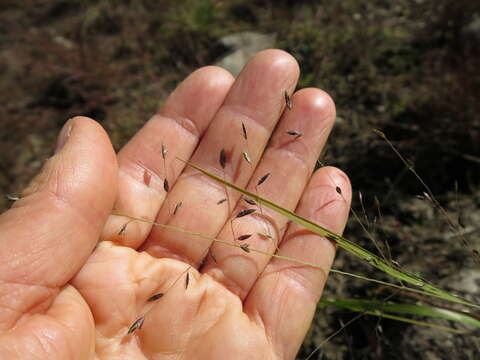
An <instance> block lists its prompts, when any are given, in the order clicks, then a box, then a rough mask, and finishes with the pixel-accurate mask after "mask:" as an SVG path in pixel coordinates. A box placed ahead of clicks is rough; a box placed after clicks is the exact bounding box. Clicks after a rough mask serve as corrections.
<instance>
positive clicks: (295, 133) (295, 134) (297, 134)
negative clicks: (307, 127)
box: [287, 130, 303, 138]
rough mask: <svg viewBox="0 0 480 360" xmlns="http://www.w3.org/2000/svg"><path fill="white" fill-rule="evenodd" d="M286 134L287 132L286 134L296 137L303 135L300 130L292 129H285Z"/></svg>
mask: <svg viewBox="0 0 480 360" xmlns="http://www.w3.org/2000/svg"><path fill="white" fill-rule="evenodd" d="M287 134H288V135H292V136H295V137H297V138H298V137H300V136H302V135H303V134H302V133H301V132H298V131H293V130H291V131H287Z"/></svg>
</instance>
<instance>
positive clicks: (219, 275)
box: [209, 254, 259, 299]
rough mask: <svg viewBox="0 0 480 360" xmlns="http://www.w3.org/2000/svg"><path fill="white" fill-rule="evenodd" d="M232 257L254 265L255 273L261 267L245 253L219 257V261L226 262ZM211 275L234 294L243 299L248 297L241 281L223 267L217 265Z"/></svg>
mask: <svg viewBox="0 0 480 360" xmlns="http://www.w3.org/2000/svg"><path fill="white" fill-rule="evenodd" d="M232 258H239V259H242V260H244V261H245V262H246V263H249V264H251V266H253V268H254V270H255V273H258V271H259V269H258V266H257V263H256V262H255V261H254V260H253V259H252V258H250V257H245V256H244V255H243V254H230V255H227V256H225V257H224V258H222V259H221V260H220V259H218V262H219V263H222V262H226V261H227V260H228V259H232ZM209 276H210V277H211V278H212V279H213V280H215V281H216V282H217V283H218V284H219V286H223V287H225V288H226V289H227V290H228V291H229V292H231V293H232V294H233V295H235V296H238V297H239V298H241V299H244V298H246V296H247V294H248V292H247V291H246V290H244V289H243V287H242V285H240V283H239V282H238V281H237V280H235V279H233V278H232V277H231V276H227V275H226V274H225V271H224V269H223V268H222V267H220V266H216V267H215V268H214V270H213V271H210V272H209Z"/></svg>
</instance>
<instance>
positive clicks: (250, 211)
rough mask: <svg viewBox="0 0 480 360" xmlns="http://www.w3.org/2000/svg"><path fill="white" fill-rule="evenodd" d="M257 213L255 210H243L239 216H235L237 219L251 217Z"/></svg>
mask: <svg viewBox="0 0 480 360" xmlns="http://www.w3.org/2000/svg"><path fill="white" fill-rule="evenodd" d="M254 212H255V209H245V210H242V211H240V212H239V213H238V214H237V216H235V218H241V217H243V216H247V215H250V214H252V213H254Z"/></svg>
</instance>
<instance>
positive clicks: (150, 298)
mask: <svg viewBox="0 0 480 360" xmlns="http://www.w3.org/2000/svg"><path fill="white" fill-rule="evenodd" d="M163 295H165V294H164V293H158V294H155V295H152V296H150V297H149V298H148V300H147V301H148V302H152V301H155V300H158V299H160V298H161V297H163Z"/></svg>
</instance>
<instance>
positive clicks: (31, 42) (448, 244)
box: [0, 0, 480, 360]
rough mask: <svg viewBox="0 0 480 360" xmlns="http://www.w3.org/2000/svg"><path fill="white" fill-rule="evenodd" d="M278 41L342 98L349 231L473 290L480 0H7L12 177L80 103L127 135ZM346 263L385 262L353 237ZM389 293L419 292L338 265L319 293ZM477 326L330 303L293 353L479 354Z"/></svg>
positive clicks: (3, 109)
mask: <svg viewBox="0 0 480 360" xmlns="http://www.w3.org/2000/svg"><path fill="white" fill-rule="evenodd" d="M271 47H276V48H281V49H284V50H286V51H288V52H290V53H291V54H292V55H293V56H294V57H295V58H296V59H297V60H298V62H299V63H300V67H301V70H302V75H301V79H300V83H299V86H298V88H303V87H311V86H313V87H319V88H322V89H324V90H326V91H327V92H329V93H330V94H331V96H332V97H333V99H334V100H335V102H336V104H337V114H338V117H337V120H336V127H335V129H334V132H333V134H332V136H331V141H330V143H329V145H328V147H327V152H326V153H325V154H324V155H323V156H322V158H321V161H322V163H324V164H329V165H335V166H338V167H340V168H341V169H343V170H344V171H346V172H347V173H348V174H349V176H350V178H351V180H352V184H353V188H354V191H355V194H354V204H353V208H354V209H355V211H356V214H357V217H358V219H356V218H355V216H352V217H351V219H350V222H349V226H348V229H347V232H346V236H347V237H348V238H349V239H351V240H353V241H355V242H358V243H359V244H361V245H362V246H364V247H366V248H368V249H370V250H372V251H376V250H375V245H374V244H373V242H372V241H371V239H370V238H371V237H374V238H376V239H378V240H377V241H378V242H379V244H380V245H379V246H380V248H381V249H383V250H384V251H385V252H387V253H388V254H389V256H390V257H391V258H392V259H393V260H394V261H396V263H398V264H400V265H401V266H402V267H403V268H404V269H406V270H409V271H412V272H415V273H418V274H420V275H422V276H424V277H425V278H427V279H429V280H431V281H433V282H434V283H435V284H438V285H440V286H442V287H443V288H445V289H447V290H450V291H454V292H455V293H458V294H460V295H462V296H465V297H467V298H468V299H470V300H472V301H476V302H477V303H478V302H479V300H480V271H479V265H478V263H475V261H474V259H473V255H472V254H473V252H474V249H480V246H479V245H480V239H479V237H480V236H479V234H480V187H479V184H480V180H479V175H480V151H479V150H480V117H479V114H480V70H479V66H480V2H479V1H471V0H397V1H387V0H383V1H380V0H370V1H358V0H344V1H327V0H324V1H321V0H317V1H314V0H310V1H308V0H297V1H294V0H229V1H226V0H225V1H214V0H176V1H170V0H156V1H154V0H138V1H133V0H132V1H127V0H125V1H120V0H118V1H113V0H111V1H108V0H84V1H81V0H52V1H48V2H47V1H36V0H24V1H21V2H19V1H14V0H0V73H1V76H0V193H3V194H6V193H13V194H15V193H18V192H20V191H21V189H22V188H23V187H24V186H25V185H26V184H27V183H28V181H29V179H31V177H32V176H33V175H34V174H35V173H36V172H37V171H38V170H39V169H40V167H41V166H42V164H43V162H44V160H45V159H46V158H47V157H48V156H50V154H51V152H52V150H53V147H54V143H55V138H56V136H57V133H58V131H59V129H60V128H61V126H62V125H63V123H64V122H65V121H66V120H67V119H68V118H70V117H71V116H74V115H86V116H90V117H92V118H94V119H95V120H97V121H98V122H100V123H101V124H102V125H103V126H104V127H105V128H106V129H107V131H108V133H109V134H110V137H111V139H112V141H113V143H114V146H115V147H116V149H117V150H118V149H119V148H120V147H121V146H122V145H123V144H125V142H126V141H127V140H128V139H129V138H130V137H131V136H132V134H134V133H135V132H136V131H137V130H138V129H139V128H140V127H141V126H142V124H144V122H145V121H146V120H147V119H148V118H149V117H150V116H151V115H152V114H153V113H154V112H155V110H156V109H157V108H158V107H159V106H161V104H162V103H163V102H164V100H165V98H166V96H167V95H168V94H169V92H170V91H171V90H173V89H174V88H175V86H176V85H177V84H178V83H179V82H180V81H181V80H182V79H183V78H185V76H187V75H188V74H189V73H190V72H192V71H193V70H195V69H197V68H198V67H200V66H204V65H210V64H217V65H220V66H224V67H226V68H227V69H229V70H230V71H231V72H232V73H234V74H235V73H237V72H238V71H239V69H240V68H241V67H242V66H243V64H244V62H245V61H246V60H248V58H250V57H251V56H252V55H253V54H254V53H256V52H257V51H259V50H262V49H265V48H271ZM280 96H281V95H280ZM374 128H375V129H379V130H381V131H383V132H384V133H385V134H386V135H387V137H388V138H389V139H390V140H391V142H392V144H393V145H394V146H395V148H396V149H397V150H398V151H399V152H400V153H401V154H402V155H403V156H404V157H405V158H406V159H407V162H408V164H409V165H410V166H411V167H413V168H414V169H415V170H416V172H417V173H418V174H419V175H420V177H421V178H422V179H423V181H424V182H425V183H426V184H427V185H428V186H429V187H430V188H431V190H432V192H433V193H434V194H435V196H436V198H437V200H438V202H439V204H438V205H440V206H441V207H442V209H443V210H444V212H445V213H447V214H448V217H449V219H450V220H451V221H450V222H451V223H450V224H449V222H448V221H447V220H446V216H445V214H443V215H442V213H443V211H439V210H438V205H435V204H433V203H432V202H431V201H429V200H428V198H427V199H425V198H424V197H422V193H423V192H425V191H426V189H425V188H424V186H423V185H422V184H421V183H420V182H419V181H418V179H416V177H415V176H414V175H413V174H412V172H411V171H410V170H409V168H408V167H407V166H405V164H404V163H403V162H402V161H401V160H400V158H399V157H398V156H397V155H396V154H395V152H394V151H393V150H392V148H391V147H390V146H389V144H388V143H387V142H386V141H385V140H384V139H382V138H381V137H380V136H378V134H376V133H374V132H373V131H372V129H374ZM8 207H9V204H8V201H7V200H5V199H3V198H2V199H1V200H0V210H2V211H3V210H5V209H7V208H8ZM360 222H362V224H363V227H365V228H366V230H367V232H365V230H364V229H362V225H361V224H360ZM452 222H453V225H452ZM459 232H461V233H463V234H464V237H465V238H466V239H467V241H468V245H464V244H463V242H462V241H460V236H459ZM334 266H335V267H336V268H339V269H341V270H344V271H349V272H354V273H358V274H366V275H367V276H371V277H376V278H380V279H383V278H384V277H383V276H382V275H381V274H379V273H378V272H375V271H372V270H371V269H369V268H368V267H367V266H366V265H364V264H362V263H361V262H359V261H358V260H356V259H354V258H352V257H351V256H348V255H346V254H344V253H343V252H342V251H340V252H339V254H338V257H337V260H336V262H335V265H334ZM387 297H389V299H393V300H396V301H404V302H410V303H415V302H416V301H419V300H424V299H418V298H412V297H411V295H410V296H409V295H405V294H392V293H391V291H390V290H387V289H383V288H381V287H379V286H378V285H374V284H371V283H367V282H362V281H360V280H352V279H349V278H346V277H340V276H338V275H332V277H331V278H330V280H329V282H328V285H327V288H326V292H325V298H360V299H378V300H382V299H385V298H387ZM391 297H392V298H391ZM354 318H355V319H354ZM352 319H354V320H353V321H350V320H352ZM347 323H348V325H347V326H344V325H345V324H347ZM435 323H436V324H440V325H444V326H456V327H458V328H461V329H464V328H462V327H461V326H460V325H455V324H449V323H448V322H446V321H440V320H439V321H435ZM339 329H341V331H338V330H339ZM337 331H338V333H337V334H336V335H335V336H332V337H330V336H331V335H332V334H334V333H336V332H337ZM476 335H477V336H475V334H472V333H468V334H466V335H453V334H450V333H447V332H442V331H440V330H434V329H431V328H427V327H420V326H414V325H407V324H404V323H400V322H397V321H393V320H385V319H379V318H375V317H369V316H365V315H361V316H358V314H355V313H351V312H348V311H345V310H341V309H338V308H335V307H328V308H319V310H318V313H317V316H316V317H315V321H314V324H313V326H312V329H311V331H310V334H309V336H308V337H307V339H306V341H305V343H304V345H303V347H302V349H301V350H300V353H299V355H298V358H299V359H305V358H306V357H307V356H308V355H309V354H311V355H312V356H311V359H412V358H418V359H432V360H434V359H474V358H479V356H480V355H479V354H480V339H479V338H478V334H476ZM327 338H328V341H327V340H326V339H327ZM320 345H321V347H320V348H318V350H317V351H316V352H315V353H314V354H312V351H314V350H315V349H317V347H318V346H320Z"/></svg>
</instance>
